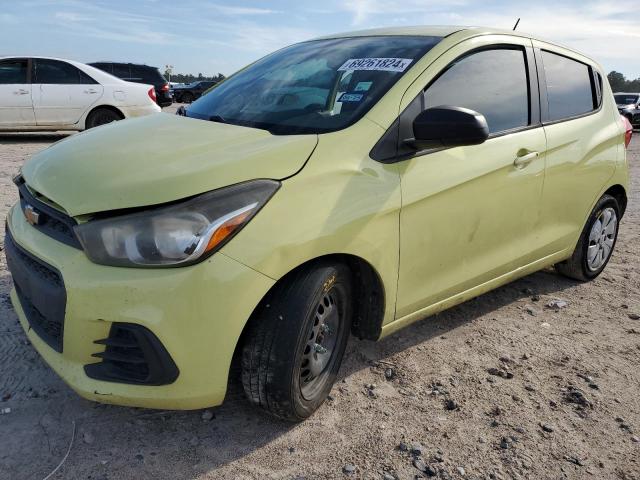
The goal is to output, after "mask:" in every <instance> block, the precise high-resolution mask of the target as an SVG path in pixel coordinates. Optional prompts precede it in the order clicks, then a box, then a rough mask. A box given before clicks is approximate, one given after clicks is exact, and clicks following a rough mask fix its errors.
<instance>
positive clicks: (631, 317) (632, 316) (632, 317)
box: [629, 313, 640, 320]
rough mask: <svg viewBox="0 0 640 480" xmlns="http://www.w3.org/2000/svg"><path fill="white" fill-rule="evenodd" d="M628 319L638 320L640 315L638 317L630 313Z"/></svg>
mask: <svg viewBox="0 0 640 480" xmlns="http://www.w3.org/2000/svg"><path fill="white" fill-rule="evenodd" d="M629 318H630V319H631V320H640V315H638V314H637V313H630V314H629Z"/></svg>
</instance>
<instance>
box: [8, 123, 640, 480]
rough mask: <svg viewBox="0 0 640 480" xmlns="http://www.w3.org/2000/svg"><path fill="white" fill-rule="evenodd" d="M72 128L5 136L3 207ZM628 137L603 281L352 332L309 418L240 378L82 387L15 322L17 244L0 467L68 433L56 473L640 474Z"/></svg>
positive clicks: (634, 219)
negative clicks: (178, 391) (151, 402)
mask: <svg viewBox="0 0 640 480" xmlns="http://www.w3.org/2000/svg"><path fill="white" fill-rule="evenodd" d="M64 136H65V135H56V134H50V135H45V134H29V135H26V134H25V135H11V136H3V137H0V218H4V216H5V214H6V212H7V210H8V208H9V207H10V206H11V205H12V204H13V203H14V202H15V201H16V198H17V195H16V189H15V188H14V187H13V185H12V183H11V178H12V176H13V174H15V173H16V171H17V170H18V168H19V167H20V165H21V164H22V163H23V162H24V161H25V160H26V159H27V158H29V156H30V155H32V154H33V153H35V152H37V151H39V150H41V149H43V148H46V147H47V146H48V145H50V144H51V143H52V142H55V141H57V140H59V139H61V138H63V137H64ZM630 152H631V153H630V164H631V167H632V180H633V186H632V192H631V193H630V199H629V209H628V211H627V214H626V216H625V218H624V220H623V222H622V226H621V230H620V237H619V240H618V244H617V249H616V252H615V254H614V256H613V258H612V260H611V262H610V263H609V266H608V267H607V269H606V270H605V272H604V274H603V275H601V276H600V277H599V278H598V279H597V280H596V281H594V282H591V283H588V284H580V283H577V282H574V281H570V280H567V279H565V278H562V277H559V276H557V275H556V274H555V273H554V272H553V271H544V272H539V273H536V274H534V275H531V276H529V277H526V278H524V279H522V280H519V281H517V282H515V283H513V284H511V285H508V286H505V287H503V288H500V289H498V290H496V291H494V292H491V293H489V294H486V295H483V296H481V297H479V298H477V299H475V300H472V301H470V302H467V303H465V304H463V305H461V306H458V307H456V308H453V309H451V310H449V311H447V312H445V313H442V314H440V315H438V316H435V317H432V318H430V319H427V320H424V321H422V322H418V323H417V324H414V325H413V326H411V327H409V328H407V329H405V330H403V331H401V332H399V333H397V334H395V335H393V336H391V337H390V338H387V339H385V340H383V341H381V342H379V343H371V342H360V341H357V340H353V341H352V342H351V343H350V345H349V347H348V350H347V353H346V358H345V362H344V365H343V368H342V370H341V373H340V379H339V381H338V382H337V384H336V386H335V388H334V390H333V392H332V396H331V398H330V400H329V401H327V402H326V404H325V405H324V406H323V407H322V408H321V409H320V411H319V412H317V414H316V415H314V416H313V417H312V418H311V419H309V420H308V421H306V422H305V423H303V424H300V425H289V424H285V423H282V422H279V421H276V420H272V419H271V418H269V417H267V416H265V415H263V414H262V413H260V412H258V411H256V410H253V409H252V408H250V407H248V406H247V405H246V403H245V402H244V399H243V397H242V393H241V391H240V389H239V387H238V386H237V385H232V387H231V392H230V394H229V398H228V399H227V401H226V403H225V404H224V405H223V406H222V407H220V408H216V409H211V410H206V411H193V412H169V411H152V410H143V409H133V408H122V407H114V406H106V405H100V404H96V403H91V402H89V401H86V400H83V399H81V398H79V397H78V396H77V395H76V394H75V393H73V392H72V391H71V390H70V389H69V388H68V387H67V386H66V385H65V384H64V383H63V382H62V381H61V380H59V379H58V378H57V377H56V375H55V374H54V373H53V372H52V371H50V370H49V368H48V367H47V366H46V365H45V364H44V363H43V362H42V361H41V360H40V358H39V356H38V355H37V354H36V353H35V351H34V350H33V349H32V347H31V346H30V345H29V344H28V342H27V340H26V337H25V336H24V334H23V332H22V330H21V328H20V327H19V325H18V324H17V319H16V316H15V314H14V312H13V311H12V309H11V306H10V303H9V298H8V296H9V290H10V285H11V280H10V277H9V274H8V272H7V270H6V263H5V260H4V257H3V256H2V257H1V259H0V411H2V412H5V411H6V409H10V411H9V412H8V413H5V414H2V415H0V479H3V480H4V479H12V480H18V479H42V478H44V477H46V476H47V475H48V474H49V472H51V471H52V470H53V469H54V468H55V467H56V466H57V465H58V463H59V462H60V461H61V460H62V459H63V457H64V456H65V454H66V453H67V450H68V449H69V446H70V445H71V448H70V453H69V456H68V458H67V459H66V462H65V463H64V465H63V466H62V468H60V470H58V472H57V473H56V474H55V475H53V476H52V477H51V478H53V479H62V478H65V479H98V480H106V479H123V480H126V479H142V478H157V479H178V478H180V479H204V478H206V479H229V478H239V479H244V478H248V479H253V478H269V479H271V478H273V479H276V478H277V479H280V478H286V479H302V478H306V479H317V478H321V479H325V478H366V479H388V480H390V479H392V478H397V479H413V478H415V477H416V476H417V477H418V478H422V476H424V477H427V476H429V475H437V476H438V478H462V477H464V478H497V479H510V478H522V479H524V478H531V479H561V478H569V479H585V478H594V479H640V443H639V442H640V438H639V437H640V395H639V393H640V368H639V367H640V320H638V319H637V315H640V262H639V260H640V138H638V137H636V138H635V139H634V141H633V143H632V147H631V151H630ZM3 229H4V226H0V230H3ZM2 233H3V232H2V231H0V234H2ZM558 299H560V300H563V301H566V302H567V306H565V307H564V308H561V309H558V310H556V309H552V308H548V307H547V304H548V303H549V302H552V301H554V300H558ZM634 318H635V319H634ZM74 425H75V427H74ZM74 433H75V435H74Z"/></svg>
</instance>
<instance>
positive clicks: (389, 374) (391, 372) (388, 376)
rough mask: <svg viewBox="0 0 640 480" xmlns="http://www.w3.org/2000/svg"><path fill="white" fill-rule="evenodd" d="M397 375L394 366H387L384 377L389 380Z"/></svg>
mask: <svg viewBox="0 0 640 480" xmlns="http://www.w3.org/2000/svg"><path fill="white" fill-rule="evenodd" d="M395 376H396V372H395V370H394V369H393V368H387V369H386V370H385V371H384V378H386V379H387V380H393V379H394V378H395Z"/></svg>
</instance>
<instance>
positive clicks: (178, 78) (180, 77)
mask: <svg viewBox="0 0 640 480" xmlns="http://www.w3.org/2000/svg"><path fill="white" fill-rule="evenodd" d="M164 78H165V80H166V81H167V82H175V83H192V82H199V81H201V80H213V81H215V82H219V81H220V80H224V75H223V74H221V73H219V74H217V75H213V76H207V75H203V74H201V73H198V75H193V74H191V73H187V74H185V73H171V72H170V71H169V70H165V72H164Z"/></svg>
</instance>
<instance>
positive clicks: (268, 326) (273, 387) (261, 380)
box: [242, 262, 352, 421]
mask: <svg viewBox="0 0 640 480" xmlns="http://www.w3.org/2000/svg"><path fill="white" fill-rule="evenodd" d="M351 316H352V311H351V273H350V270H349V269H348V267H346V266H345V265H343V264H339V263H326V262H322V263H318V264H316V265H313V266H310V267H308V268H303V269H301V270H299V271H297V272H294V273H293V274H291V275H290V276H289V277H287V278H285V279H284V280H283V281H282V283H281V284H280V285H277V286H276V287H275V288H274V290H273V291H272V292H270V293H269V295H268V296H267V298H266V299H265V300H264V301H263V302H262V304H261V306H260V307H259V308H258V311H257V312H256V314H255V315H254V316H253V318H252V319H251V324H250V325H249V332H248V334H247V337H246V341H245V344H244V346H243V350H242V384H243V387H244V390H245V393H246V395H247V397H248V398H249V400H250V401H251V402H252V403H253V404H254V405H257V406H260V407H262V408H263V409H265V410H266V411H267V412H269V413H271V414H272V415H275V416H277V417H279V418H282V419H285V420H289V421H301V420H304V419H306V418H308V417H309V416H310V415H311V414H312V413H313V412H314V411H315V410H317V409H318V407H320V405H321V404H322V403H323V402H324V401H325V399H326V398H327V395H328V394H329V392H330V391H331V387H332V386H333V383H334V381H335V379H336V376H337V373H338V370H339V368H340V364H341V362H342V356H343V354H344V350H345V348H346V345H347V340H348V337H349V332H350V329H351Z"/></svg>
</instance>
